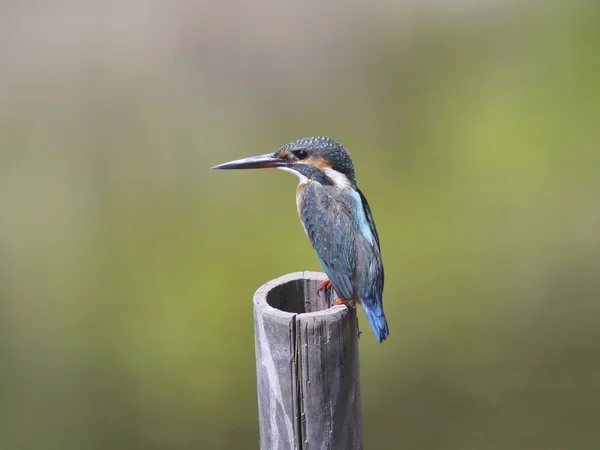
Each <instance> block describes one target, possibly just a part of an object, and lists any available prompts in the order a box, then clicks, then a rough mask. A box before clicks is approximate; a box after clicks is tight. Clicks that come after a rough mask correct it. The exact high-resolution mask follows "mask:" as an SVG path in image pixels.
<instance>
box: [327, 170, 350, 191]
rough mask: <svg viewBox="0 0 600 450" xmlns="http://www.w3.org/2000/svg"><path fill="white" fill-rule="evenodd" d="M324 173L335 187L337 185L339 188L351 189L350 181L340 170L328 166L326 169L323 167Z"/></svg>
mask: <svg viewBox="0 0 600 450" xmlns="http://www.w3.org/2000/svg"><path fill="white" fill-rule="evenodd" d="M325 175H327V176H328V177H329V178H331V181H333V184H334V185H335V186H336V187H339V188H341V189H351V188H352V183H350V180H349V179H348V177H347V176H346V175H344V174H343V173H341V172H338V171H337V170H333V169H332V168H331V167H328V168H327V169H325Z"/></svg>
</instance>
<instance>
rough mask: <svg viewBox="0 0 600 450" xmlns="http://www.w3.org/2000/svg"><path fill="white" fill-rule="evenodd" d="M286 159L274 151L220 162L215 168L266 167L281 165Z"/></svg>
mask: <svg viewBox="0 0 600 450" xmlns="http://www.w3.org/2000/svg"><path fill="white" fill-rule="evenodd" d="M283 165H285V161H284V160H282V159H281V158H278V157H276V156H275V154H274V153H268V154H266V155H258V156H250V157H249V158H243V159H237V160H235V161H230V162H226V163H223V164H219V165H218V166H214V167H212V168H213V169H264V168H267V167H280V166H283Z"/></svg>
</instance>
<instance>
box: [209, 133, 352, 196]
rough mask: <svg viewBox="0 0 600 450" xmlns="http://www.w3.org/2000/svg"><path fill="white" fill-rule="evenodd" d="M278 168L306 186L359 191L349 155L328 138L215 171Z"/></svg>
mask: <svg viewBox="0 0 600 450" xmlns="http://www.w3.org/2000/svg"><path fill="white" fill-rule="evenodd" d="M267 167H275V168H278V169H281V170H285V171H289V172H293V173H294V174H296V175H297V176H298V178H300V181H301V182H303V183H305V182H308V181H317V182H319V183H321V184H323V185H329V186H336V187H339V188H342V189H354V188H356V179H355V177H354V166H353V165H352V159H350V154H349V153H348V152H347V151H346V149H345V148H344V147H342V146H341V145H340V144H338V143H337V142H335V141H333V140H331V139H329V138H326V137H309V138H304V139H300V140H298V141H294V142H290V143H289V144H287V145H284V146H283V147H281V148H280V149H279V150H277V151H276V152H274V153H267V154H265V155H258V156H251V157H249V158H244V159H238V160H236V161H231V162H228V163H224V164H219V165H218V166H215V167H213V169H262V168H267Z"/></svg>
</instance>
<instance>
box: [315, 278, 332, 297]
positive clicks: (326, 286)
mask: <svg viewBox="0 0 600 450" xmlns="http://www.w3.org/2000/svg"><path fill="white" fill-rule="evenodd" d="M332 287H333V284H331V281H329V280H325V281H323V282H322V283H321V286H320V287H319V289H317V295H321V292H323V291H324V290H325V289H328V290H329V289H331V288H332Z"/></svg>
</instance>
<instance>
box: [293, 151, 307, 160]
mask: <svg viewBox="0 0 600 450" xmlns="http://www.w3.org/2000/svg"><path fill="white" fill-rule="evenodd" d="M292 153H293V154H294V156H295V157H296V158H298V159H306V157H307V156H308V152H307V151H306V150H296V151H295V152H292Z"/></svg>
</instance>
